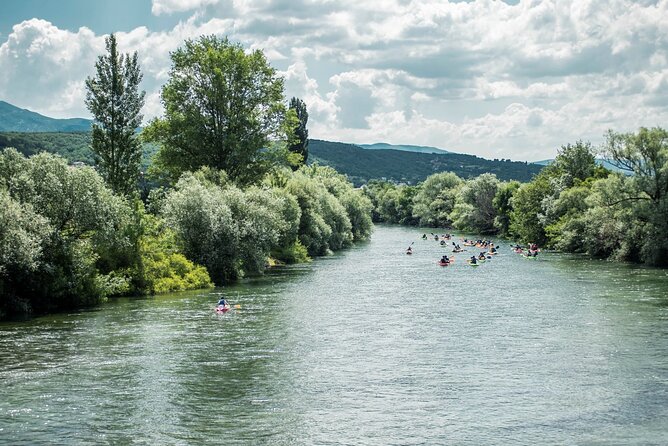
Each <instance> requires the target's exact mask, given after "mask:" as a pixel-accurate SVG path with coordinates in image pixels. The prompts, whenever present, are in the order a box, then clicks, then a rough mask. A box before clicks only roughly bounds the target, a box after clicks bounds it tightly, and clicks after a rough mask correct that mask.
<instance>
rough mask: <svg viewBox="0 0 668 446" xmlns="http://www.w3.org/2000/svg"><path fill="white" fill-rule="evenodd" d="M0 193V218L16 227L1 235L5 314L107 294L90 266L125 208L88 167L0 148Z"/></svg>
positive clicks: (83, 301)
mask: <svg viewBox="0 0 668 446" xmlns="http://www.w3.org/2000/svg"><path fill="white" fill-rule="evenodd" d="M0 190H4V191H5V192H4V193H3V199H4V200H5V201H6V202H7V207H6V208H4V207H3V216H4V218H5V219H7V218H14V219H18V220H17V221H18V222H19V223H20V224H21V228H22V229H21V231H13V230H12V226H11V225H9V226H8V229H9V231H7V232H5V233H4V234H3V243H8V249H10V250H12V251H9V252H10V254H9V256H11V257H13V258H14V259H15V260H14V261H13V262H10V263H6V264H4V265H3V268H4V269H5V274H4V276H2V277H1V278H0V281H1V282H2V284H1V285H0V291H1V293H2V301H3V304H2V307H4V310H3V311H4V312H5V313H6V314H12V313H15V312H16V311H35V312H39V313H41V312H47V311H53V310H58V309H64V308H74V307H78V306H85V305H92V304H95V303H97V302H99V301H101V300H103V299H104V298H105V297H106V296H107V295H109V293H110V292H112V291H113V289H112V288H111V287H108V286H110V285H112V281H108V280H103V278H102V277H101V274H100V272H99V271H98V268H97V261H98V260H99V258H100V252H103V251H104V249H102V246H103V245H104V244H105V243H108V242H110V241H119V239H118V238H116V237H114V236H113V234H114V233H116V231H117V230H118V229H119V228H120V226H121V224H122V221H123V216H124V215H127V214H128V213H129V208H128V206H127V203H126V202H125V201H124V200H122V199H121V198H119V197H116V196H114V195H113V193H112V192H111V191H110V190H109V189H107V188H106V186H105V184H104V182H103V181H102V179H101V178H100V176H99V175H98V174H97V173H96V172H95V171H94V170H93V169H91V168H87V167H84V168H72V167H69V166H67V163H66V162H65V160H63V159H62V158H59V157H55V156H53V155H49V154H45V153H43V154H39V155H36V156H33V157H32V158H29V159H26V158H24V157H23V156H22V155H20V154H19V153H18V152H16V151H15V150H13V149H6V150H5V151H3V152H2V155H0ZM12 214H13V215H12ZM14 253H16V254H20V255H19V256H14V255H13V254H14ZM17 260H18V261H17ZM115 288H118V287H117V286H116V285H114V289H115Z"/></svg>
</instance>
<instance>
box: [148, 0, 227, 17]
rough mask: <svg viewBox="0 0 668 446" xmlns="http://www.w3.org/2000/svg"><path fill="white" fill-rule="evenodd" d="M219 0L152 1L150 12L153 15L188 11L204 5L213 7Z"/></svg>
mask: <svg viewBox="0 0 668 446" xmlns="http://www.w3.org/2000/svg"><path fill="white" fill-rule="evenodd" d="M218 1H219V0H153V3H152V5H151V12H152V13H153V14H155V15H161V14H171V13H173V12H183V11H190V10H193V9H198V8H201V7H203V6H206V5H213V4H216V3H218Z"/></svg>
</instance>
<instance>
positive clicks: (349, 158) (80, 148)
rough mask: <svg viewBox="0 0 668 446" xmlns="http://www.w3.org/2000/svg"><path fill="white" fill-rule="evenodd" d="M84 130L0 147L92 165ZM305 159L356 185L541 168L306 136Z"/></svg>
mask: <svg viewBox="0 0 668 446" xmlns="http://www.w3.org/2000/svg"><path fill="white" fill-rule="evenodd" d="M90 142H91V137H90V133H88V132H71V133H58V132H43V133H29V132H4V133H0V149H2V148H5V147H14V148H16V149H17V150H18V151H19V152H21V153H22V154H24V155H26V156H30V155H34V154H36V153H39V152H49V153H54V154H58V155H61V156H62V157H64V158H65V159H67V160H68V161H69V162H70V163H73V162H77V161H80V162H84V163H86V164H93V154H92V152H91V151H90ZM156 150H157V148H156V146H153V145H149V144H145V145H144V148H143V152H144V154H143V161H142V164H143V167H144V168H146V167H147V166H148V164H149V163H150V157H151V155H153V154H154V153H155V152H156ZM309 152H310V158H309V162H310V163H313V162H318V163H319V164H321V165H326V166H331V167H333V168H335V169H336V170H338V171H339V172H341V173H344V174H346V175H348V177H349V178H350V180H351V181H352V182H353V183H354V184H355V185H357V186H359V185H361V184H364V183H366V182H368V181H369V180H372V179H381V178H385V179H388V180H392V181H396V182H406V183H410V184H416V183H419V182H420V181H424V180H425V179H426V178H427V177H428V176H429V175H431V174H433V173H437V172H454V173H456V174H457V175H458V176H460V177H462V178H472V177H475V176H478V175H480V174H482V173H494V174H496V176H497V177H498V178H499V179H500V180H518V181H523V182H526V181H530V180H531V178H532V177H533V176H534V175H535V174H536V173H538V172H540V170H541V168H542V166H539V165H536V164H531V163H525V162H519V161H510V160H487V159H484V158H479V157H477V156H473V155H464V154H460V153H444V154H441V155H438V154H429V153H416V152H407V151H399V150H369V149H362V148H360V147H359V146H356V145H352V144H344V143H339V142H331V141H322V140H319V139H312V140H310V144H309Z"/></svg>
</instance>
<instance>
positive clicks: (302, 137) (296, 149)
mask: <svg viewBox="0 0 668 446" xmlns="http://www.w3.org/2000/svg"><path fill="white" fill-rule="evenodd" d="M289 109H290V110H294V112H295V114H296V115H297V119H298V120H299V122H298V124H297V128H295V130H294V138H295V141H294V143H293V144H291V145H290V147H289V150H290V151H291V152H293V153H297V154H299V155H301V156H302V161H301V164H306V160H307V159H308V129H307V128H306V124H307V123H308V111H307V110H306V104H305V103H304V101H302V100H301V99H299V98H294V97H293V98H292V99H290V106H289ZM296 167H299V166H296Z"/></svg>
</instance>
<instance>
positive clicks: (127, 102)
mask: <svg viewBox="0 0 668 446" xmlns="http://www.w3.org/2000/svg"><path fill="white" fill-rule="evenodd" d="M105 42H106V48H107V54H105V55H103V56H99V57H98V59H97V62H96V63H95V71H96V75H95V77H92V78H91V77H88V78H87V79H86V90H87V91H86V107H88V110H90V112H91V113H92V114H93V116H94V118H95V122H94V123H93V134H92V151H93V153H94V154H95V160H96V164H97V167H98V171H99V172H100V174H101V175H102V178H104V180H105V181H106V182H107V184H109V186H111V188H112V189H113V190H114V192H117V193H122V194H128V193H130V192H132V191H133V190H134V189H135V188H136V185H137V179H138V178H139V168H140V163H141V144H140V142H139V139H138V138H137V135H136V133H135V131H136V129H137V128H138V127H139V126H140V124H141V121H142V118H143V116H142V115H141V113H140V112H141V108H142V107H143V106H144V96H145V94H146V93H145V92H144V91H139V83H140V82H141V80H142V77H143V76H142V73H141V70H140V68H139V63H138V61H137V53H136V52H135V53H134V54H132V55H130V54H119V53H118V49H117V45H116V36H114V35H113V34H111V35H110V36H109V37H107V38H106V39H105Z"/></svg>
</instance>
